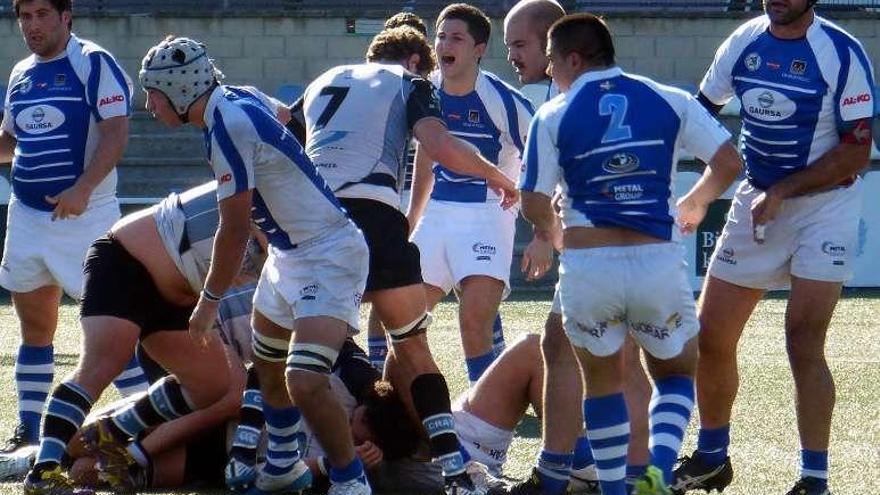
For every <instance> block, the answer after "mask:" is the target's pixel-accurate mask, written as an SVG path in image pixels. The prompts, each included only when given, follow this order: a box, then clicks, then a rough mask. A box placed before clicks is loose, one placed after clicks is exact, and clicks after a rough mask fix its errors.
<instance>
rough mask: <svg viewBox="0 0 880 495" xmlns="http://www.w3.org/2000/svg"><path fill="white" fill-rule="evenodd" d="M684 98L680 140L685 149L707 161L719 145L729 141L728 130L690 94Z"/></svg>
mask: <svg viewBox="0 0 880 495" xmlns="http://www.w3.org/2000/svg"><path fill="white" fill-rule="evenodd" d="M686 98H687V100H686V102H685V111H684V118H683V119H682V120H683V124H684V125H683V126H682V129H681V131H680V132H681V141H680V142H681V144H682V146H683V147H684V148H685V149H686V150H687V151H689V152H690V153H691V154H693V155H694V156H696V157H697V158H699V159H700V160H702V161H704V162H707V163H708V162H709V160H711V159H712V157H713V156H715V153H717V152H718V149H719V148H720V147H721V145H723V144H724V143H726V142H728V141H730V132H728V130H727V129H725V128H724V126H723V125H721V123H720V122H718V120H717V119H716V118H715V117H713V116H712V115H710V114H709V112H708V111H707V110H706V108H705V107H704V106H703V105H701V104H700V102H699V101H697V99H696V98H694V97H692V96H690V95H687V96H686Z"/></svg>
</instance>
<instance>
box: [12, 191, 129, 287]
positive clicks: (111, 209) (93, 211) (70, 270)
mask: <svg viewBox="0 0 880 495" xmlns="http://www.w3.org/2000/svg"><path fill="white" fill-rule="evenodd" d="M119 216H120V215H119V203H118V202H117V201H116V198H115V197H114V198H111V199H110V200H108V201H106V202H102V204H98V205H91V206H90V207H89V208H88V209H87V210H86V211H85V212H84V213H83V214H82V215H79V216H78V217H75V218H68V219H64V220H55V221H52V212H51V211H42V210H37V209H34V208H31V207H29V206H26V205H24V204H23V203H21V202H20V201H18V200H17V199H15V197H13V198H12V200H11V201H10V203H9V211H8V214H7V217H6V240H5V243H4V246H3V261H0V285H2V286H3V288H5V289H6V290H9V291H12V292H30V291H32V290H36V289H39V288H40V287H46V286H50V285H57V286H60V287H61V288H62V289H63V290H64V292H66V293H67V295H69V296H70V297H72V298H74V299H79V298H80V297H81V296H82V284H83V262H84V261H85V257H86V252H87V251H88V250H89V247H90V246H91V245H92V242H93V241H94V240H95V239H97V238H98V237H101V236H102V235H104V234H106V233H107V232H108V231H109V230H110V227H112V226H113V224H114V223H116V221H117V220H119Z"/></svg>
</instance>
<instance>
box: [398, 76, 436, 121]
mask: <svg viewBox="0 0 880 495" xmlns="http://www.w3.org/2000/svg"><path fill="white" fill-rule="evenodd" d="M409 85H410V87H409V94H408V95H406V123H407V125H408V126H409V128H410V129H412V128H413V127H414V126H415V125H416V122H418V121H420V120H422V119H424V118H428V117H433V118H436V119H439V120H441V121H442V120H443V113H442V112H441V111H440V98H438V97H437V91H436V90H435V89H434V85H433V84H431V83H430V82H428V81H426V80H425V79H422V78H420V77H414V78H412V79H410V80H409Z"/></svg>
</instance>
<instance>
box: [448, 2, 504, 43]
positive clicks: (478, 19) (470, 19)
mask: <svg viewBox="0 0 880 495" xmlns="http://www.w3.org/2000/svg"><path fill="white" fill-rule="evenodd" d="M450 19H456V20H459V21H462V22H464V23H465V24H467V29H468V33H469V34H470V35H471V37H472V38H473V39H474V42H476V44H478V45H479V44H481V43H488V42H489V36H490V35H491V34H492V22H491V21H489V17H488V16H487V15H486V14H485V13H484V12H483V11H482V10H480V9H478V8H476V7H474V6H473V5H468V4H466V3H454V4H452V5H449V6H447V7H446V8H445V9H443V11H442V12H440V15H439V16H438V17H437V24H436V25H435V26H440V24H441V23H442V22H443V21H445V20H450Z"/></svg>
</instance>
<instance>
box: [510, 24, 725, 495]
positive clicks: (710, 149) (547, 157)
mask: <svg viewBox="0 0 880 495" xmlns="http://www.w3.org/2000/svg"><path fill="white" fill-rule="evenodd" d="M548 54H549V56H550V64H551V71H552V74H553V77H554V80H555V81H556V82H557V83H558V84H559V87H560V89H561V90H562V91H563V94H561V95H560V96H557V97H556V98H554V99H552V100H550V101H549V102H547V103H545V104H544V105H543V106H542V107H541V109H540V110H539V112H538V115H537V117H536V118H535V119H534V121H533V122H532V126H531V129H530V131H529V139H528V144H527V146H526V170H525V173H524V174H523V176H522V177H521V188H522V190H523V197H524V203H523V211H524V214H525V216H526V218H527V219H528V220H529V221H530V222H532V223H533V224H534V225H535V227H536V228H539V229H547V228H549V227H550V226H551V225H552V224H553V222H555V221H556V213H555V211H554V209H553V206H552V205H551V196H552V195H553V192H554V190H555V188H556V187H557V185H561V188H562V199H561V203H562V215H561V219H562V226H563V229H564V239H563V242H564V250H563V252H562V255H561V266H560V269H559V273H560V282H559V292H560V299H561V303H562V316H563V325H564V327H565V332H566V334H567V335H568V338H569V340H570V341H571V343H572V345H573V346H574V347H575V352H576V355H577V359H578V361H579V363H580V366H581V374H582V378H583V380H584V383H585V385H586V400H585V402H584V418H585V420H586V426H587V436H588V438H589V442H590V446H591V448H592V450H593V455H594V457H595V460H596V466H597V471H598V476H599V483H600V486H601V489H602V493H603V494H604V495H625V494H627V489H626V484H625V480H624V479H625V475H626V451H627V445H628V443H629V429H630V427H629V419H628V416H627V409H626V403H625V401H624V397H623V393H622V389H623V388H622V387H623V382H624V373H623V370H624V369H625V367H624V365H623V355H622V354H623V353H622V352H621V348H622V346H623V342H624V339H625V338H626V335H627V333H631V334H632V335H633V336H634V338H635V340H636V341H637V342H638V343H639V345H640V346H641V347H642V348H643V349H644V350H645V351H646V359H647V363H648V368H649V371H650V374H651V376H652V377H653V379H654V399H653V400H652V402H651V408H650V451H651V464H652V465H651V466H650V467H649V468H648V470H647V473H646V474H645V475H644V476H642V478H641V479H639V481H638V482H636V486H635V491H634V493H636V494H638V495H648V494H665V493H669V489H668V488H667V484H668V483H669V482H670V481H671V478H672V467H673V464H674V462H675V460H676V457H677V454H678V450H679V448H680V447H681V441H682V438H683V437H684V431H685V427H686V426H687V423H688V419H689V418H690V414H691V410H692V408H693V400H694V399H693V397H694V384H693V368H694V366H695V363H696V342H695V341H694V340H693V337H695V336H696V335H697V332H698V330H699V328H698V326H697V323H696V314H695V309H694V300H693V295H692V291H691V288H690V286H689V284H688V281H687V275H686V273H685V270H684V263H683V259H682V248H681V246H680V245H679V244H678V243H677V242H675V237H676V231H675V225H674V218H673V215H674V210H673V207H672V201H673V199H674V197H673V192H672V174H673V172H674V167H675V165H676V162H677V157H678V154H679V152H680V149H679V147H685V148H686V149H688V150H689V151H690V152H692V153H693V154H695V155H696V156H698V157H700V158H701V159H703V160H704V161H707V162H709V163H710V167H709V168H708V169H707V172H706V174H705V175H704V177H703V178H702V179H701V181H700V182H699V183H698V185H697V186H696V187H695V189H694V190H693V191H692V192H691V193H689V194H688V196H687V197H686V198H685V199H686V204H687V207H686V209H685V210H683V211H684V213H686V216H687V218H686V219H684V221H685V223H686V224H687V225H691V224H694V225H696V224H697V223H699V221H700V220H701V219H702V215H704V214H705V209H706V207H707V205H708V204H709V202H710V201H712V200H714V199H715V198H716V197H717V196H718V195H719V194H721V192H723V191H724V190H725V188H726V187H727V186H728V185H729V184H730V183H731V182H732V181H733V179H734V178H735V177H736V174H737V173H738V171H739V169H740V162H739V159H738V157H737V155H736V151H735V149H734V148H733V146H732V145H731V144H730V143H729V142H728V140H729V138H730V134H729V133H728V132H727V131H726V130H724V128H723V127H722V126H721V125H720V124H719V123H718V122H717V121H715V120H714V119H713V118H712V117H711V116H710V115H709V114H708V112H706V111H705V109H704V108H702V106H701V105H700V104H699V103H698V102H697V101H696V100H695V99H694V98H693V97H691V96H690V95H687V94H686V93H684V92H682V91H678V90H675V89H673V88H669V87H666V86H662V85H659V84H657V83H655V82H654V81H651V80H649V79H646V78H642V77H639V76H634V75H629V74H625V73H623V72H622V71H621V70H620V68H618V67H617V66H615V62H614V44H613V42H612V39H611V33H610V32H609V31H608V28H607V26H606V25H605V23H604V22H603V21H602V20H601V19H599V18H597V17H595V16H593V15H591V14H579V15H572V16H567V17H564V18H563V19H561V20H559V21H557V22H556V23H554V25H553V26H552V27H551V29H550V32H549V45H548ZM636 109H638V111H636Z"/></svg>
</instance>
